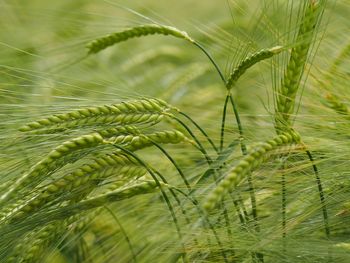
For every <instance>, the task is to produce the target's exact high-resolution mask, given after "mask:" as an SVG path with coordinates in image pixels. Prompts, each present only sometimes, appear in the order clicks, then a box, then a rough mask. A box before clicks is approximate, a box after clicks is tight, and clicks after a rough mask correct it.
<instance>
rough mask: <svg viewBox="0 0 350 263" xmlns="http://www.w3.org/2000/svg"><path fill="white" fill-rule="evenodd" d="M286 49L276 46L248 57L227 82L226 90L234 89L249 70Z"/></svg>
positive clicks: (234, 70)
mask: <svg viewBox="0 0 350 263" xmlns="http://www.w3.org/2000/svg"><path fill="white" fill-rule="evenodd" d="M283 50H284V48H283V47H282V46H275V47H272V48H269V49H263V50H260V51H258V52H256V53H253V54H251V55H250V56H248V57H246V58H245V59H244V60H243V61H242V62H241V63H240V64H239V65H238V66H237V67H236V68H234V69H233V71H232V73H231V74H230V76H229V78H228V80H227V81H226V88H227V89H228V90H230V89H232V87H233V86H234V84H235V83H236V82H237V80H238V79H239V78H240V77H241V76H242V75H243V74H244V72H246V70H247V69H249V68H250V67H252V66H254V65H255V64H256V63H259V62H260V61H263V60H265V59H268V58H271V57H272V56H274V55H277V54H279V53H280V52H282V51H283Z"/></svg>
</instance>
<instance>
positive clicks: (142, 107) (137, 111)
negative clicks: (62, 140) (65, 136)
mask: <svg viewBox="0 0 350 263" xmlns="http://www.w3.org/2000/svg"><path fill="white" fill-rule="evenodd" d="M170 108H171V107H170V106H169V105H168V104H167V103H166V102H164V101H162V100H159V99H140V100H134V101H127V102H122V103H118V104H113V105H104V106H97V107H90V108H83V109H80V110H75V111H71V112H68V113H64V114H55V115H52V116H50V117H47V118H44V119H41V120H38V121H34V122H31V123H28V124H26V125H24V126H22V127H21V128H20V129H19V130H20V131H22V132H37V133H46V132H47V131H49V130H55V129H71V128H76V127H84V126H94V125H104V124H118V125H124V124H134V123H147V122H148V123H149V122H158V121H160V120H161V118H162V116H163V113H164V112H166V111H168V110H170Z"/></svg>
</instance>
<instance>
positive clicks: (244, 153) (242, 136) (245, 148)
mask: <svg viewBox="0 0 350 263" xmlns="http://www.w3.org/2000/svg"><path fill="white" fill-rule="evenodd" d="M228 96H229V99H230V102H231V105H232V109H233V112H234V114H235V118H236V122H237V126H238V132H239V136H240V137H241V149H242V153H243V155H246V154H247V147H246V145H245V143H244V141H243V140H244V133H243V127H242V123H241V119H240V117H239V114H238V110H237V106H236V104H235V102H234V100H233V98H232V94H231V92H230V93H229V94H228Z"/></svg>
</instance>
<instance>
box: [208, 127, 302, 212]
mask: <svg viewBox="0 0 350 263" xmlns="http://www.w3.org/2000/svg"><path fill="white" fill-rule="evenodd" d="M298 142H300V136H299V134H298V133H296V132H294V131H290V132H288V133H287V132H286V133H282V134H280V135H278V136H277V137H275V138H274V139H272V140H269V141H266V142H264V143H261V144H259V145H258V146H256V147H255V148H254V149H253V150H251V151H250V152H249V153H248V154H247V155H245V156H244V157H243V159H242V160H241V161H240V162H239V163H238V164H237V165H236V166H235V167H234V168H233V169H232V172H231V173H230V174H229V175H227V176H226V177H225V178H224V179H222V181H220V183H219V184H218V185H217V186H216V187H215V189H214V190H213V191H212V192H211V193H209V195H208V197H207V199H206V201H205V203H204V205H203V208H204V209H205V210H206V211H207V212H209V211H210V210H212V209H213V208H214V207H215V206H216V205H217V204H218V203H219V202H220V201H221V199H222V198H223V197H224V196H225V195H226V193H228V192H229V190H230V189H231V188H232V187H234V186H236V185H237V184H239V183H240V182H241V181H242V180H243V179H244V177H245V176H246V175H247V174H248V173H250V172H251V171H252V170H254V169H256V168H258V167H259V166H260V164H261V163H262V162H263V161H264V159H265V158H266V157H267V156H268V154H269V153H270V152H271V151H273V150H275V149H277V148H278V147H280V146H283V145H290V144H293V143H298Z"/></svg>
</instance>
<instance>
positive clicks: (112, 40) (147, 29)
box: [86, 24, 194, 54]
mask: <svg viewBox="0 0 350 263" xmlns="http://www.w3.org/2000/svg"><path fill="white" fill-rule="evenodd" d="M155 34H157V35H165V36H166V35H170V36H173V37H177V38H182V39H185V40H187V41H189V42H191V43H193V42H194V40H193V39H192V38H190V37H189V35H188V34H187V33H186V32H184V31H181V30H179V29H177V28H175V27H171V26H165V25H158V24H149V25H141V26H136V27H132V28H129V29H126V30H123V31H120V32H117V33H113V34H110V35H108V36H105V37H101V38H98V39H95V40H93V41H91V42H90V43H88V44H87V45H86V47H87V49H88V54H96V53H98V52H100V51H101V50H104V49H105V48H107V47H109V46H112V45H114V44H117V43H120V42H123V41H127V40H129V39H131V38H137V37H142V36H148V35H155Z"/></svg>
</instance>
